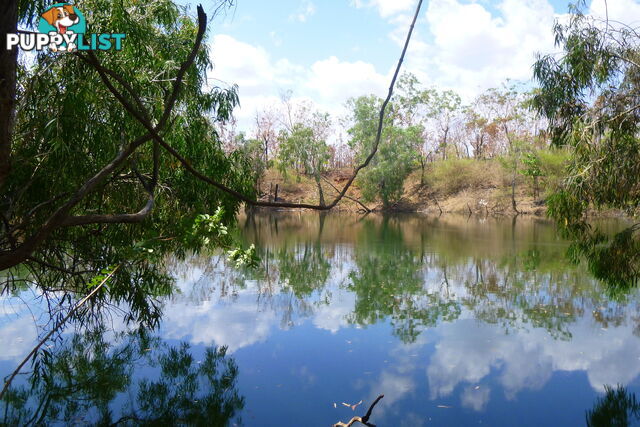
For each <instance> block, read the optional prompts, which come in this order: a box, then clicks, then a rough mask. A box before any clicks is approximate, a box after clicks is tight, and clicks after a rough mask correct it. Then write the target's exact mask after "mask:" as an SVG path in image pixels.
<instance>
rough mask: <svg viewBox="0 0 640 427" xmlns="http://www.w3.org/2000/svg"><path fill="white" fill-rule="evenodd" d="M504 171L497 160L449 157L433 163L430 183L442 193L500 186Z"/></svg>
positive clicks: (429, 175) (429, 178)
mask: <svg viewBox="0 0 640 427" xmlns="http://www.w3.org/2000/svg"><path fill="white" fill-rule="evenodd" d="M503 175H504V171H503V169H502V167H501V166H500V164H499V163H498V162H497V161H496V160H474V159H447V160H439V161H436V162H434V163H433V164H432V165H431V171H430V173H429V174H428V179H427V181H428V183H429V185H430V186H431V187H432V188H433V189H434V190H436V191H438V192H440V193H442V194H454V193H458V192H460V191H462V190H466V189H478V188H494V187H499V186H500V185H501V184H502V182H503V180H504V178H503Z"/></svg>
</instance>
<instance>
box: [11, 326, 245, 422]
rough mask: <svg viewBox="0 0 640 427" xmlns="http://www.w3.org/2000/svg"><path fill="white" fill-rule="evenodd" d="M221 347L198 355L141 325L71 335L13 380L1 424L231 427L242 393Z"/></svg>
mask: <svg viewBox="0 0 640 427" xmlns="http://www.w3.org/2000/svg"><path fill="white" fill-rule="evenodd" d="M226 352H227V350H226V348H225V347H221V348H213V347H210V348H207V349H205V350H204V352H203V354H199V355H198V356H195V355H194V354H193V352H192V350H191V348H190V346H189V345H188V344H187V343H180V344H177V345H169V344H167V343H165V342H163V341H162V340H161V339H160V338H159V337H157V336H152V335H150V334H148V333H147V332H145V331H144V330H139V331H135V332H121V333H117V334H115V335H114V334H113V333H111V332H107V330H106V328H105V327H98V328H95V329H92V330H90V331H86V332H84V333H79V334H74V335H72V336H71V337H66V338H65V339H63V343H62V344H59V345H57V346H54V347H53V348H50V349H48V350H45V351H44V352H42V354H41V356H40V357H38V358H37V359H36V361H35V363H34V364H33V366H32V371H31V372H30V373H29V374H28V375H27V376H28V378H27V379H26V380H23V381H22V382H23V384H19V382H18V381H16V382H14V385H13V386H12V387H11V388H10V389H9V391H8V392H7V394H6V396H5V398H4V399H3V402H2V407H0V409H2V412H1V413H2V414H3V418H2V424H3V425H51V424H64V425H69V424H94V425H95V424H99V425H171V424H186V425H215V426H225V425H229V424H230V423H231V421H234V420H235V421H238V413H239V411H240V410H241V409H242V408H243V406H244V398H243V397H241V396H240V394H239V393H238V391H237V390H236V378H237V375H238V368H237V366H236V364H235V362H234V360H233V358H230V357H229V356H227V354H226ZM198 359H200V360H198ZM141 368H143V370H142V372H141V371H140V369H141Z"/></svg>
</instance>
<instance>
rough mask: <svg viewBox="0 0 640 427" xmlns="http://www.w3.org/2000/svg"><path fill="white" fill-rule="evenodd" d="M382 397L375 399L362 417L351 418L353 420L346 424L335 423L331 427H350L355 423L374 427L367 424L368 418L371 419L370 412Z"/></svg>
mask: <svg viewBox="0 0 640 427" xmlns="http://www.w3.org/2000/svg"><path fill="white" fill-rule="evenodd" d="M383 397H384V394H381V395H380V396H378V397H377V398H376V400H374V401H373V403H372V404H371V406H369V410H368V411H367V413H366V414H365V415H364V417H353V418H351V420H350V421H349V422H348V423H343V422H337V423H335V424H334V425H333V427H351V426H352V425H353V424H355V423H357V422H358V423H361V424H364V425H366V426H370V427H375V425H374V424H370V423H369V417H371V411H373V408H374V407H375V406H376V405H377V404H378V402H379V401H380V399H382V398H383Z"/></svg>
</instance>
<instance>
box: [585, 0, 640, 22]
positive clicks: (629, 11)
mask: <svg viewBox="0 0 640 427" xmlns="http://www.w3.org/2000/svg"><path fill="white" fill-rule="evenodd" d="M607 12H608V15H609V20H611V21H619V22H624V23H625V24H627V25H631V26H633V27H637V26H638V24H640V3H639V2H638V1H637V0H615V1H608V2H605V0H593V1H592V2H591V6H590V7H589V13H590V14H592V15H594V16H595V17H597V18H602V19H604V18H606V16H607ZM612 24H615V22H612Z"/></svg>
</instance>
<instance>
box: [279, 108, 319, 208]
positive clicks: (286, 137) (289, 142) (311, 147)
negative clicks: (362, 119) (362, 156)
mask: <svg viewBox="0 0 640 427" xmlns="http://www.w3.org/2000/svg"><path fill="white" fill-rule="evenodd" d="M305 116H306V117H305ZM330 129H331V119H330V117H329V114H327V113H321V112H319V111H315V112H312V113H310V114H304V115H303V116H301V117H300V118H299V121H297V122H295V123H292V125H291V128H290V129H283V130H282V131H281V132H280V135H279V137H278V141H279V143H278V144H279V146H278V166H279V167H280V169H281V171H282V172H283V173H284V174H285V175H286V172H287V169H289V168H294V169H297V170H299V171H301V172H303V173H305V174H307V175H310V176H312V177H313V179H314V181H315V183H316V186H317V188H318V203H319V204H320V206H324V205H325V200H324V193H323V190H322V184H321V179H322V173H323V172H325V170H326V169H327V166H328V164H329V159H330V158H331V153H330V150H329V145H328V144H327V138H328V137H329V132H330Z"/></svg>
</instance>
